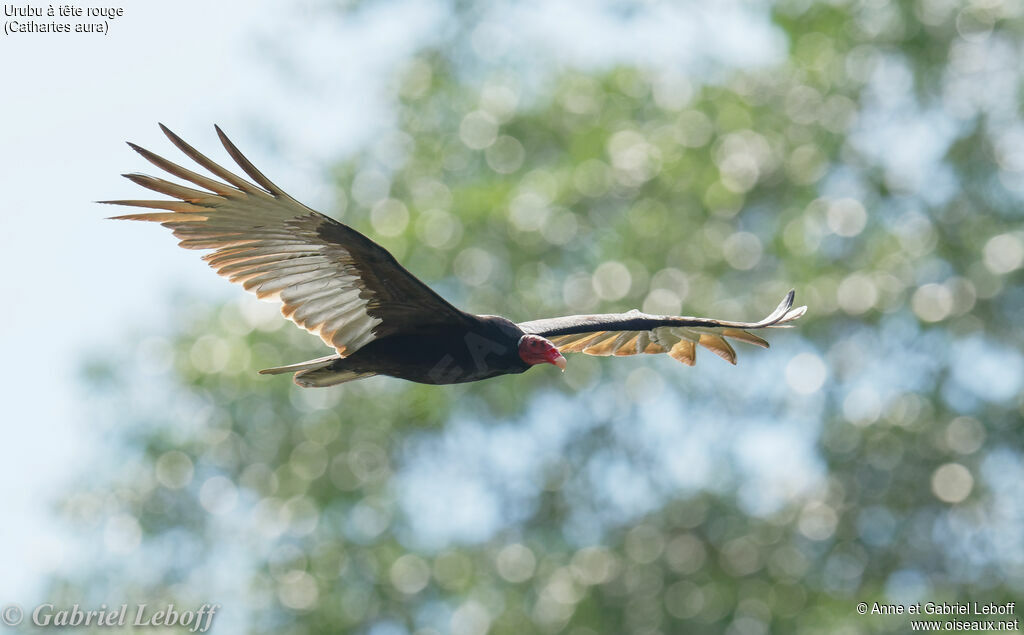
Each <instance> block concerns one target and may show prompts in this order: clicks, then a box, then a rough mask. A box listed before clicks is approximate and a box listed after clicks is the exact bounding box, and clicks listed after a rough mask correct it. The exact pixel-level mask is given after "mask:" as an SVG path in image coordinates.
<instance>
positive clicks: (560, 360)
mask: <svg viewBox="0 0 1024 635" xmlns="http://www.w3.org/2000/svg"><path fill="white" fill-rule="evenodd" d="M548 361H550V362H551V363H552V364H554V365H555V366H558V367H559V368H561V369H562V372H563V373H564V372H565V366H566V361H565V358H564V357H562V354H561V353H558V354H557V355H556V356H554V357H552V358H551V359H550V360H548Z"/></svg>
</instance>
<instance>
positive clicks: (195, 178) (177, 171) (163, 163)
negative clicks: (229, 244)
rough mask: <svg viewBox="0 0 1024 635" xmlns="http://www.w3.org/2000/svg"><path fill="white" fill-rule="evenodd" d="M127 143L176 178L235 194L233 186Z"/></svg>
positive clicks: (213, 190) (209, 188)
mask: <svg viewBox="0 0 1024 635" xmlns="http://www.w3.org/2000/svg"><path fill="white" fill-rule="evenodd" d="M127 143H128V147H129V148H131V149H132V150H135V151H136V152H138V153H139V154H141V155H142V157H143V158H144V159H146V160H147V161H149V162H150V163H152V164H153V165H155V166H156V167H158V168H160V169H162V170H165V171H167V172H169V173H171V174H173V175H174V176H176V177H178V178H182V179H185V180H186V181H191V182H192V183H195V184H196V185H198V186H199V187H205V188H206V189H208V190H210V192H213V193H216V194H220V195H221V196H230V195H231V194H235V193H236V192H237V191H238V190H236V189H234V188H231V187H228V186H226V185H224V184H223V183H221V182H220V181H214V180H213V179H211V178H207V177H205V176H203V175H202V174H198V173H196V172H193V171H192V170H189V169H188V168H186V167H182V166H180V165H178V164H177V163H174V162H173V161H168V160H167V159H165V158H163V157H162V156H160V155H158V154H156V153H153V152H150V151H149V150H147V149H145V148H143V147H141V146H138V145H135V144H134V143H132V142H131V141H128V142H127Z"/></svg>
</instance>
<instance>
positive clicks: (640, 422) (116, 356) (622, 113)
mask: <svg viewBox="0 0 1024 635" xmlns="http://www.w3.org/2000/svg"><path fill="white" fill-rule="evenodd" d="M459 6H460V7H461V9H459V8H457V11H458V12H457V15H458V16H460V17H461V19H462V20H463V21H465V22H468V23H470V26H468V27H466V28H467V29H469V28H471V27H472V21H473V20H478V19H484V18H482V17H480V15H479V12H477V11H475V10H471V9H470V8H467V7H465V6H462V5H459ZM470 6H474V5H470ZM1022 14H1024V7H1022V5H1021V3H1020V2H1017V1H1011V0H1003V1H1000V0H986V1H984V2H982V1H979V2H972V3H959V2H943V1H939V0H919V1H916V2H886V1H884V0H883V1H874V2H852V1H838V2H829V3H812V2H800V1H783V2H780V3H778V4H777V6H776V7H775V10H774V13H773V20H774V23H775V25H776V27H777V28H778V29H780V30H781V32H782V33H784V35H785V38H786V41H787V43H788V54H787V57H786V59H785V60H784V62H782V63H781V64H779V65H777V66H772V67H769V68H756V69H726V70H724V71H721V72H719V73H716V74H714V75H715V76H714V77H686V76H683V75H681V74H679V73H677V72H673V70H672V69H665V68H638V67H631V66H627V65H623V66H620V67H617V68H614V69H610V70H599V71H594V70H576V69H562V70H559V71H558V72H555V73H552V74H549V75H544V74H541V77H540V79H539V80H536V78H527V77H524V76H522V75H521V73H520V72H519V71H516V70H515V69H513V68H510V67H509V68H506V67H502V66H501V65H500V64H490V65H488V64H487V63H483V62H480V63H478V64H476V65H475V66H474V65H473V64H468V63H467V60H466V59H464V57H463V56H466V55H469V53H467V47H466V46H464V44H465V43H464V42H463V46H459V45H458V42H456V43H453V44H451V45H450V46H448V45H445V46H436V47H434V48H432V49H430V50H427V51H424V52H423V53H422V54H421V55H420V56H418V57H417V58H415V59H413V60H411V61H410V63H409V64H408V66H407V68H406V70H405V72H404V73H403V74H402V76H401V77H400V78H399V80H398V81H396V87H395V100H396V108H397V110H396V112H397V126H396V128H395V129H394V130H392V131H390V132H389V133H388V134H386V135H384V136H382V137H381V138H379V139H377V140H375V141H374V142H373V143H372V144H370V145H369V146H368V147H367V148H366V149H365V151H363V152H362V153H360V154H359V155H357V156H355V157H352V158H351V160H349V161H346V162H345V163H344V164H342V165H339V166H338V167H337V169H336V171H335V172H334V174H335V176H336V185H337V196H336V201H337V203H336V205H335V207H334V209H331V210H325V211H327V212H329V213H331V214H333V215H335V216H336V217H339V218H340V219H342V220H344V221H345V222H347V223H349V224H351V225H353V226H354V227H356V228H357V229H360V230H361V231H364V232H365V233H367V234H368V235H370V236H372V237H374V238H375V239H376V240H379V241H380V242H381V243H382V244H383V245H384V246H385V247H387V248H388V249H390V250H391V251H392V252H393V253H394V254H395V256H396V257H397V258H398V259H399V260H400V261H402V262H403V263H405V264H406V265H407V266H408V268H410V269H411V270H412V271H413V272H415V273H416V274H417V275H420V276H421V277H422V278H424V279H425V280H427V281H428V282H430V283H431V284H432V285H434V286H435V288H437V289H438V290H440V291H441V292H442V293H443V294H444V295H446V296H447V297H448V298H450V299H452V300H453V301H455V302H456V303H457V304H458V305H460V306H462V307H463V308H466V309H468V310H472V311H475V312H479V313H495V314H502V315H506V316H508V317H510V318H512V319H520V320H525V319H530V318H533V317H543V316H550V315H558V314H563V313H571V312H583V311H598V310H625V309H628V308H632V307H638V308H642V309H644V310H646V311H652V312H666V313H669V312H670V313H677V312H680V311H684V312H686V313H692V314H708V315H714V316H716V317H725V318H736V319H743V318H755V317H757V316H758V315H760V314H762V313H763V312H765V311H767V310H768V309H770V308H771V307H773V306H774V303H775V302H777V300H778V298H779V297H781V296H782V294H783V293H784V292H785V291H786V290H787V289H788V288H790V287H796V288H797V289H798V301H800V302H801V303H806V304H808V305H809V306H810V311H809V313H808V315H807V316H806V317H805V318H804V319H802V320H801V321H800V323H799V324H798V326H797V329H796V330H795V331H792V332H784V333H782V332H780V333H771V334H770V339H771V341H772V343H773V344H774V345H775V349H774V350H772V351H768V352H761V351H757V350H753V351H751V350H749V349H748V350H742V351H740V363H739V366H738V367H736V368H731V367H728V366H727V365H725V364H720V362H719V360H717V359H714V358H713V357H712V356H710V355H705V356H703V357H701V359H700V362H699V364H698V366H697V368H695V369H687V368H685V367H682V366H680V365H678V364H676V363H675V362H674V361H672V360H671V359H668V358H667V357H665V356H659V357H657V358H655V357H648V358H646V359H592V358H585V357H581V356H574V357H573V358H571V359H570V365H569V371H568V372H567V373H566V374H565V375H564V376H561V377H559V376H556V374H555V373H553V372H550V371H549V372H545V371H544V370H543V369H541V370H534V371H532V372H530V373H527V374H525V375H522V376H515V377H507V378H501V379H497V380H489V381H486V382H483V383H479V384H474V385H469V386H450V387H428V386H418V385H411V384H405V383H401V382H398V381H395V380H390V379H387V378H376V379H372V380H367V381H362V382H358V383H354V384H350V385H345V386H343V387H340V388H336V389H327V390H305V391H304V390H301V389H298V388H296V387H295V386H293V385H291V384H290V383H289V382H287V381H286V380H284V379H282V378H280V377H278V378H267V377H259V376H257V375H255V373H254V371H255V369H258V368H263V367H268V366H274V365H279V364H283V363H288V362H292V361H296V360H300V359H306V358H307V357H309V356H316V355H319V354H321V351H322V348H321V347H320V343H319V341H317V340H315V339H314V338H312V337H310V336H308V335H306V334H304V333H302V332H300V331H298V329H294V328H292V327H291V326H290V325H286V324H285V323H284V321H283V320H281V319H280V317H279V316H278V315H277V314H276V310H275V309H274V308H273V307H269V308H268V307H266V306H263V305H259V304H257V303H256V302H255V301H250V300H248V299H246V300H245V301H240V302H238V303H232V304H230V305H228V306H225V307H216V308H211V307H208V306H196V305H192V304H190V303H189V302H187V301H180V302H176V303H175V305H176V307H177V308H176V309H175V310H176V314H175V315H176V316H177V318H178V320H177V323H178V324H179V325H180V326H179V327H178V328H177V329H176V330H175V332H173V333H170V334H167V335H165V336H159V335H155V334H152V333H149V334H146V335H144V336H142V337H140V338H139V341H138V343H137V345H135V346H134V347H133V348H131V349H126V350H122V351H119V352H115V353H111V354H109V355H105V356H104V357H103V359H101V360H98V361H97V362H95V363H94V364H92V365H91V366H90V367H89V368H88V372H87V373H86V374H85V385H86V386H87V387H88V391H87V392H88V393H89V395H90V399H89V402H88V410H87V411H88V412H89V413H91V416H92V417H93V418H94V420H96V421H97V422H99V421H105V422H107V423H106V424H104V425H102V426H100V425H99V424H98V430H102V431H104V432H106V433H108V434H110V435H112V437H114V438H115V439H117V442H116V452H117V456H118V457H120V458H119V460H118V461H117V462H116V464H113V465H109V466H107V467H106V468H105V469H104V470H101V471H100V472H99V473H98V474H96V475H94V476H93V478H91V479H83V482H82V484H81V488H80V489H79V490H78V491H75V492H73V493H71V494H69V496H68V497H67V498H66V500H65V502H64V503H63V510H64V512H65V513H66V515H67V518H68V520H69V522H70V523H71V524H72V525H73V526H74V527H75V528H76V531H79V532H81V533H82V534H83V535H88V536H94V537H95V540H96V541H97V543H98V544H100V545H102V549H99V551H103V552H104V553H105V554H106V555H103V556H101V555H99V554H98V555H97V557H96V560H95V561H94V562H91V563H90V564H89V566H86V567H85V568H84V569H83V570H82V571H79V572H77V573H67V574H62V575H61V576H58V577H57V578H55V580H54V582H53V585H54V589H55V592H57V593H58V595H59V597H64V598H66V599H68V600H69V601H71V602H83V601H85V600H89V599H95V600H96V602H97V603H98V602H99V601H106V602H110V601H111V600H110V598H112V597H117V598H119V600H120V599H121V598H123V599H124V600H126V601H133V600H139V601H147V600H148V601H155V600H156V599H162V600H166V599H174V600H176V601H178V602H179V603H181V604H183V605H187V604H188V603H189V602H192V603H193V604H195V605H196V606H198V605H199V604H201V603H202V602H205V601H210V600H221V601H223V603H224V604H225V607H226V609H225V614H224V615H223V616H221V617H219V618H218V619H219V620H223V621H222V622H219V623H218V626H219V627H220V628H223V629H225V630H228V631H229V632H230V630H233V629H236V628H237V630H247V631H250V632H268V633H269V632H273V633H314V632H315V633H319V632H350V631H351V632H359V633H372V634H373V635H391V634H398V633H418V634H420V635H427V634H428V633H447V632H451V633H456V634H459V635H471V634H482V633H485V632H489V633H495V634H514V633H526V632H545V633H556V632H559V633H570V634H572V635H586V634H590V633H684V632H685V633H712V632H730V633H751V634H753V633H766V632H797V633H837V632H846V633H861V632H905V631H906V630H907V629H908V626H907V618H906V617H899V616H897V617H888V618H881V617H872V616H867V617H862V616H860V615H858V614H857V613H856V611H855V610H854V607H855V605H856V603H857V602H858V601H862V600H863V601H869V602H870V601H874V600H878V601H886V602H896V601H898V602H912V601H928V600H932V601H954V600H957V601H967V600H977V601H984V602H1002V601H1012V600H1013V599H1015V598H1019V597H1020V594H1021V591H1022V590H1024V535H1022V533H1021V531H1020V527H1021V526H1022V524H1021V523H1022V521H1024V508H1022V507H1021V498H1020V496H1019V485H1020V483H1021V478H1022V477H1024V464H1022V461H1021V434H1020V433H1021V413H1022V401H1021V398H1020V393H1021V386H1022V382H1024V357H1022V356H1021V350H1022V345H1024V340H1022V330H1021V328H1020V325H1019V315H1020V314H1021V311H1022V309H1024V289H1022V286H1021V266H1022V264H1024V233H1022V231H1021V230H1020V219H1021V213H1020V211H1019V210H1020V203H1021V194H1022V192H1024V187H1022V183H1024V181H1022V175H1024V123H1022V121H1021V118H1020V117H1021V109H1020V101H1019V93H1020V88H1021V75H1020V68H1019V63H1018V60H1019V59H1020V50H1021V39H1020V32H1021V29H1022V26H1024V18H1022ZM623 19H628V16H624V17H623ZM200 147H201V146H200ZM286 189H287V188H286ZM293 194H295V195H296V196H297V197H298V198H300V199H301V198H302V196H301V193H298V192H293ZM773 438H776V439H781V440H780V441H778V442H775V443H773V442H771V439H773ZM126 556H127V557H126ZM211 594H214V595H216V594H220V595H217V596H216V597H211ZM232 624H233V625H234V627H232V626H231V625H232Z"/></svg>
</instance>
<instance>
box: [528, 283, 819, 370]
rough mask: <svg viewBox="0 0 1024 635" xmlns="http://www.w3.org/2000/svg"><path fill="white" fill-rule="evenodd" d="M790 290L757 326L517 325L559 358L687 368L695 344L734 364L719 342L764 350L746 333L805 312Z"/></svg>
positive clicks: (711, 322) (662, 320)
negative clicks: (633, 358)
mask: <svg viewBox="0 0 1024 635" xmlns="http://www.w3.org/2000/svg"><path fill="white" fill-rule="evenodd" d="M794 297H795V292H793V291H790V292H789V293H787V294H786V297H785V298H784V299H783V300H782V302H781V303H780V304H779V306H778V307H777V308H776V309H775V311H773V312H772V314H771V315H769V316H768V317H766V318H764V319H763V320H761V321H760V322H729V321H726V320H715V319H711V318H696V317H673V316H668V315H648V314H646V313H641V312H640V311H636V310H633V311H630V312H629V313H608V314H604V315H569V316H566V317H559V318H550V319H546V320H533V321H531V322H523V323H521V324H519V328H521V329H523V331H525V332H526V333H532V334H534V335H540V336H542V337H546V338H548V339H549V340H551V343H552V344H554V345H555V346H557V347H558V350H559V351H560V352H561V353H563V354H564V353H586V354H588V355H636V354H639V353H668V354H669V355H671V356H672V357H673V358H675V359H677V360H679V361H680V362H682V363H684V364H686V365H688V366H693V364H694V362H695V361H696V354H697V345H698V344H700V345H701V346H703V347H704V348H706V349H708V350H710V351H711V352H713V353H715V354H716V355H718V356H719V357H721V358H723V359H725V360H727V361H729V362H730V363H733V364H735V363H736V351H735V350H733V348H732V346H731V345H730V344H729V342H728V341H727V340H726V339H725V338H732V339H736V340H741V341H744V342H749V343H750V344H756V345H757V346H761V347H764V348H768V342H766V341H765V340H763V339H762V338H760V337H758V336H756V335H754V334H752V333H748V332H747V331H748V330H752V329H763V328H770V327H782V328H785V327H787V326H789V324H787V322H792V321H793V320H795V319H797V318H799V317H800V316H801V315H803V314H804V313H805V312H806V311H807V307H805V306H801V307H797V308H795V309H794V308H793V298H794Z"/></svg>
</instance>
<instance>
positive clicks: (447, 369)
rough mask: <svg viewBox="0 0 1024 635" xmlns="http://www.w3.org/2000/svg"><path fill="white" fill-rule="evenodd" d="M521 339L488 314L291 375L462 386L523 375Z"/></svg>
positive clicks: (394, 338)
mask: <svg viewBox="0 0 1024 635" xmlns="http://www.w3.org/2000/svg"><path fill="white" fill-rule="evenodd" d="M472 317H476V316H472ZM474 322H475V323H474ZM523 335H525V333H523V331H522V330H521V329H519V327H517V326H516V325H515V324H513V323H512V322H510V321H508V320H505V319H504V318H497V317H492V316H486V317H482V318H479V319H477V320H474V321H473V322H471V323H470V324H469V325H468V326H461V325H460V326H455V327H452V326H444V325H439V326H437V327H434V328H431V329H429V330H427V332H425V333H422V334H407V335H406V334H403V335H391V336H388V337H384V338H381V339H378V340H374V341H372V342H370V343H369V344H367V345H366V346H363V347H362V348H360V349H359V350H357V351H355V352H354V353H352V354H351V355H348V356H347V357H341V356H337V355H335V356H331V357H330V358H328V359H324V360H323V361H325V362H327V364H326V365H324V366H321V367H318V368H315V369H310V370H306V371H301V372H299V373H296V375H295V382H296V383H297V384H299V385H300V386H304V387H314V386H320V385H327V386H329V385H332V384H335V383H339V381H338V380H339V379H343V380H345V381H350V380H351V379H356V378H363V377H369V376H372V375H388V376H390V377H397V378H399V379H405V380H408V381H414V382H416V383H420V384H461V383H465V382H471V381H479V380H481V379H487V378H489V377H496V376H498V375H507V374H511V373H522V372H524V371H526V370H528V369H529V368H530V364H527V363H526V362H524V361H523V360H522V359H521V358H520V356H519V351H518V343H519V340H520V339H521V338H522V337H523ZM274 370H275V369H270V371H271V372H273V371H274ZM262 372H264V373H267V372H268V371H262ZM286 372H287V371H286Z"/></svg>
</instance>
